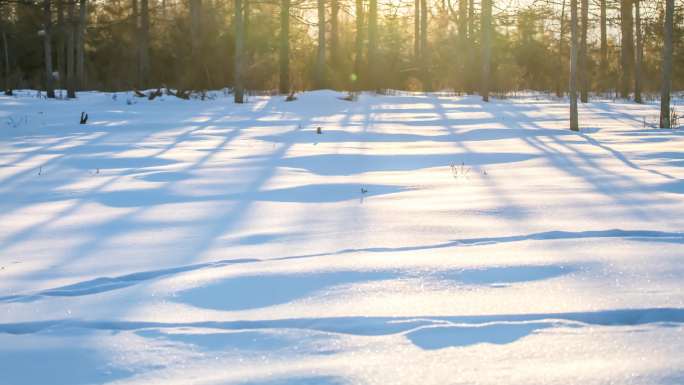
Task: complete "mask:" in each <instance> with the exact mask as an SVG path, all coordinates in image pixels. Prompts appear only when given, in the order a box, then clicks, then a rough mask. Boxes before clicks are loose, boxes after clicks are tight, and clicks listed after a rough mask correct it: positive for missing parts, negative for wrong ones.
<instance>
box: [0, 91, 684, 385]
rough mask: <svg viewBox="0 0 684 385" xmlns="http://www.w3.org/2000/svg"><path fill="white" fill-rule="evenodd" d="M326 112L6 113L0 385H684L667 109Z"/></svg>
mask: <svg viewBox="0 0 684 385" xmlns="http://www.w3.org/2000/svg"><path fill="white" fill-rule="evenodd" d="M340 96H343V95H340V94H338V93H335V92H330V91H320V92H311V93H306V94H303V95H300V96H299V100H297V101H295V102H289V103H287V102H284V101H283V100H282V98H281V97H253V98H251V99H250V102H249V103H247V104H245V105H234V104H232V103H231V102H230V99H229V98H228V97H224V96H220V95H219V97H217V98H216V99H214V100H206V101H197V100H192V101H183V100H178V99H175V98H168V97H166V98H162V99H158V100H154V101H151V102H150V101H147V100H144V99H135V98H131V97H127V96H126V95H125V94H118V95H117V96H116V97H114V96H113V95H112V94H101V93H87V94H83V95H81V97H80V98H79V100H77V101H45V100H41V99H37V98H32V97H26V96H22V97H18V98H7V97H0V122H2V127H1V128H0V198H1V199H0V216H1V217H2V220H0V314H2V317H0V373H1V374H0V384H3V385H4V384H12V385H14V384H43V383H50V384H90V383H110V382H112V383H120V384H154V383H160V384H161V383H163V384H190V383H193V384H195V383H196V384H226V383H238V384H269V385H272V384H290V383H292V384H343V383H353V384H357V383H358V384H376V383H378V384H379V383H382V384H402V383H403V384H416V383H424V384H452V383H453V384H461V383H463V384H474V383H478V384H501V383H507V384H510V383H516V384H547V383H548V384H573V383H576V384H609V383H619V384H681V383H682V382H684V359H683V358H682V356H683V354H682V352H684V333H683V332H684V325H683V323H684V303H683V300H684V284H683V283H682V282H683V278H684V265H683V264H682V255H683V254H684V233H682V229H684V197H683V195H682V194H684V181H682V178H684V168H683V167H684V151H683V150H682V148H684V134H683V133H682V132H680V131H678V130H659V129H655V128H652V127H651V124H652V123H654V122H656V121H657V114H658V109H657V106H655V105H638V104H632V103H619V102H617V103H610V102H596V103H590V104H587V105H582V106H581V107H580V116H581V123H582V126H583V127H585V128H584V130H583V132H582V133H572V132H570V131H568V130H566V129H564V128H565V127H567V126H568V124H567V106H566V105H565V104H562V103H559V102H556V101H548V100H538V98H534V99H523V98H516V99H514V100H509V101H499V100H494V101H492V102H491V103H489V104H483V103H481V102H480V101H479V100H478V99H477V98H475V97H446V96H435V95H431V96H425V95H407V96H373V95H362V96H361V98H360V100H359V101H358V102H347V101H344V100H340V98H339V97H340ZM81 112H87V113H88V114H89V116H90V119H89V121H88V124H86V125H79V124H78V121H79V117H80V114H81ZM318 127H321V132H322V133H321V134H317V128H318Z"/></svg>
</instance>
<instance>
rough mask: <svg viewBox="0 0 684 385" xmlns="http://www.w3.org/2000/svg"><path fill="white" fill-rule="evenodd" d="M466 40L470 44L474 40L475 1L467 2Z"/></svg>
mask: <svg viewBox="0 0 684 385" xmlns="http://www.w3.org/2000/svg"><path fill="white" fill-rule="evenodd" d="M468 1H469V2H468V38H469V39H470V41H471V43H474V40H475V0H468Z"/></svg>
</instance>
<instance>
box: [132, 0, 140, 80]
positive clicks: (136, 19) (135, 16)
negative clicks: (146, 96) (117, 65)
mask: <svg viewBox="0 0 684 385" xmlns="http://www.w3.org/2000/svg"><path fill="white" fill-rule="evenodd" d="M131 24H132V27H133V28H132V35H133V50H134V52H133V56H134V60H135V73H134V75H133V76H134V80H133V83H134V87H135V88H137V89H139V88H140V12H139V7H138V0H131Z"/></svg>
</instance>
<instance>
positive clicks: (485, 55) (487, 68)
mask: <svg viewBox="0 0 684 385" xmlns="http://www.w3.org/2000/svg"><path fill="white" fill-rule="evenodd" d="M481 26H482V27H481V28H482V31H481V32H482V81H481V84H480V94H481V96H482V100H483V101H485V102H488V101H489V77H490V75H491V58H492V41H491V39H492V0H482V23H481Z"/></svg>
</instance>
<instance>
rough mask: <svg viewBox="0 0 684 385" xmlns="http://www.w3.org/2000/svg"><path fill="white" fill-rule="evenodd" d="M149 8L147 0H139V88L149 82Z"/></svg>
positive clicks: (145, 86) (144, 86)
mask: <svg viewBox="0 0 684 385" xmlns="http://www.w3.org/2000/svg"><path fill="white" fill-rule="evenodd" d="M149 78H150V9H149V0H140V88H147V86H148V84H149V82H150V79H149Z"/></svg>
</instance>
